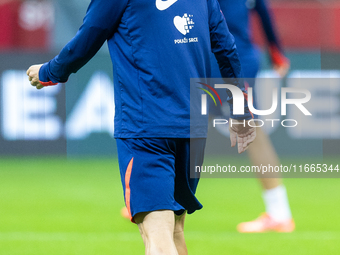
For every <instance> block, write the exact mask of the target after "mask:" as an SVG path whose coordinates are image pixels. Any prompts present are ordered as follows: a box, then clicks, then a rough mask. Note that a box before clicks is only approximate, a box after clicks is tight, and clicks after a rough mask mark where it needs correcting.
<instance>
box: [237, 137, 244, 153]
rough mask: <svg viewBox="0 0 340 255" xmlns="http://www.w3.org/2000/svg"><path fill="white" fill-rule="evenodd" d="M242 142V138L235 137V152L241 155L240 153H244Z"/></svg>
mask: <svg viewBox="0 0 340 255" xmlns="http://www.w3.org/2000/svg"><path fill="white" fill-rule="evenodd" d="M243 141H244V139H243V138H241V137H239V136H238V137H237V150H238V153H240V154H241V153H242V152H244V149H243Z"/></svg>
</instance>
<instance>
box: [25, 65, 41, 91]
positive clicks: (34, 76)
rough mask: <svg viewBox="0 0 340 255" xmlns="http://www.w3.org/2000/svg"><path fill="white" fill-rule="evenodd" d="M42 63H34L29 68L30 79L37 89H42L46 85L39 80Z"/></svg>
mask: <svg viewBox="0 0 340 255" xmlns="http://www.w3.org/2000/svg"><path fill="white" fill-rule="evenodd" d="M41 66H42V65H33V66H30V68H28V69H27V72H26V73H27V76H28V80H29V81H30V82H31V85H32V86H35V87H36V88H37V89H42V88H43V87H44V86H43V85H42V84H41V83H40V81H39V70H40V67H41Z"/></svg>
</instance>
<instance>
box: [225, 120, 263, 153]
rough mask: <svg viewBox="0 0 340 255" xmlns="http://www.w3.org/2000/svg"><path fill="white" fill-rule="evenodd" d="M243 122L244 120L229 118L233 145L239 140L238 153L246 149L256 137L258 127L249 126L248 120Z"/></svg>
mask: <svg viewBox="0 0 340 255" xmlns="http://www.w3.org/2000/svg"><path fill="white" fill-rule="evenodd" d="M243 124H244V122H243V120H235V119H229V131H230V141H231V147H235V145H236V141H237V148H238V153H242V152H244V151H246V150H247V149H248V147H249V145H250V144H251V143H252V142H253V141H254V140H255V137H256V128H255V127H251V126H249V125H248V121H246V122H245V125H243Z"/></svg>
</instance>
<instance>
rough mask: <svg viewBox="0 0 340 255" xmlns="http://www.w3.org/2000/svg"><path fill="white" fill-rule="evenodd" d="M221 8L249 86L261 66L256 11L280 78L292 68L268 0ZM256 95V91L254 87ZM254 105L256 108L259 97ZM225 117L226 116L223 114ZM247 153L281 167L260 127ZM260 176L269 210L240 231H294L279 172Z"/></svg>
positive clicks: (228, 0) (230, 2)
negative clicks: (254, 28) (253, 22)
mask: <svg viewBox="0 0 340 255" xmlns="http://www.w3.org/2000/svg"><path fill="white" fill-rule="evenodd" d="M218 1H219V3H220V6H221V10H222V12H223V14H224V16H225V19H226V21H227V24H228V27H229V30H230V32H231V33H232V34H233V35H234V37H235V41H236V46H237V49H238V52H239V56H240V61H241V65H242V70H243V76H244V78H249V79H247V82H248V85H249V86H250V87H253V86H254V85H255V79H254V78H255V77H256V75H257V73H258V71H259V68H260V57H261V56H260V54H261V53H260V50H259V49H258V47H257V46H256V45H255V44H254V43H253V42H252V31H251V26H250V16H251V14H252V13H256V14H257V15H258V16H259V18H260V20H261V24H262V28H263V30H264V32H265V36H266V40H267V43H268V51H269V56H270V60H271V63H272V65H273V69H274V70H275V71H276V72H277V74H278V75H279V76H280V77H284V76H285V75H286V74H287V72H288V70H289V67H290V62H289V60H288V59H287V58H286V57H285V56H284V54H283V50H282V47H281V45H280V42H279V40H278V36H277V33H276V31H275V27H274V25H273V21H272V18H271V14H270V11H269V9H268V3H267V2H266V0H218ZM214 62H215V66H213V71H212V72H213V76H212V77H220V74H219V73H218V65H217V63H216V61H214ZM253 94H254V90H253ZM253 98H254V107H255V109H258V108H257V107H256V98H255V96H254V97H253ZM210 115H213V116H221V115H223V113H222V111H221V108H216V107H215V106H213V107H210ZM223 118H224V117H223ZM248 155H249V158H250V161H251V163H252V164H253V165H256V166H260V165H261V164H262V165H269V164H270V165H271V166H279V165H280V162H279V158H278V156H277V154H276V152H275V149H274V147H273V145H272V144H271V142H270V139H269V137H268V135H267V134H266V133H264V131H263V130H262V129H261V128H257V138H256V139H255V141H254V142H253V144H252V145H250V146H249V149H248ZM260 175H261V176H258V177H261V178H259V180H260V182H261V185H262V188H263V194H262V197H263V201H264V204H265V208H266V212H265V213H263V214H262V215H261V216H260V217H259V218H257V219H255V220H253V221H250V222H243V223H240V224H239V225H238V226H237V230H238V231H239V232H267V231H278V232H291V231H293V230H294V229H295V223H294V221H293V219H292V214H291V210H290V206H289V202H288V197H287V192H286V189H285V186H284V185H283V184H282V180H281V179H280V175H279V174H276V176H275V175H273V173H269V175H268V174H264V175H262V174H260Z"/></svg>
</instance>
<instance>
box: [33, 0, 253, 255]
mask: <svg viewBox="0 0 340 255" xmlns="http://www.w3.org/2000/svg"><path fill="white" fill-rule="evenodd" d="M106 40H107V41H108V47H109V51H110V55H111V59H112V62H113V72H114V91H115V105H116V108H115V110H116V112H115V117H114V124H115V130H114V136H115V138H116V141H117V149H118V161H119V167H120V173H121V180H122V185H123V189H124V197H125V203H126V207H127V209H128V212H129V215H130V218H131V220H132V221H133V222H135V223H137V224H138V227H139V230H140V233H141V235H142V237H143V240H144V244H145V247H146V249H145V253H146V254H171V255H172V254H187V248H186V245H185V240H184V235H183V227H184V219H185V214H186V212H187V213H189V214H190V213H193V212H194V211H196V210H199V209H201V208H202V205H201V204H200V202H199V201H198V200H197V198H196V197H195V191H196V188H197V185H198V180H199V179H198V178H190V169H192V168H194V167H195V165H196V166H197V165H202V162H203V154H204V147H205V138H206V135H207V124H208V121H207V116H203V115H201V110H200V109H199V107H197V105H196V107H191V106H190V101H191V99H192V98H193V99H194V100H193V101H195V99H196V100H197V101H198V102H200V98H201V93H202V92H201V90H199V89H195V90H193V91H190V78H191V77H195V78H196V77H209V76H210V66H211V63H210V56H209V53H210V51H212V52H213V53H214V54H215V56H216V59H217V60H218V63H219V66H220V72H221V75H222V76H223V77H232V78H238V77H240V76H241V68H240V67H241V65H240V62H239V60H238V54H237V50H236V47H235V42H234V38H233V36H232V35H231V34H230V33H229V31H228V28H227V24H226V22H225V19H224V17H223V15H222V13H221V11H220V6H219V4H218V2H217V0H167V1H163V0H156V1H148V0H92V1H91V3H90V5H89V7H88V10H87V13H86V16H85V18H84V23H83V25H82V26H81V27H80V29H79V31H78V33H77V34H76V36H75V37H74V38H73V39H72V40H71V41H70V42H69V43H68V44H67V45H66V46H65V47H64V48H63V49H62V50H61V52H60V53H59V55H58V56H56V57H55V58H54V59H52V60H51V61H49V62H47V63H45V64H43V65H33V66H31V67H30V68H29V69H28V70H27V75H28V77H29V80H30V82H31V84H32V85H33V86H36V88H37V89H41V88H43V87H45V86H50V85H53V84H56V83H59V82H66V81H67V79H68V77H69V75H70V74H71V73H75V72H77V71H78V70H79V69H80V68H81V67H82V66H83V65H85V64H86V63H87V62H88V61H89V60H90V59H91V57H92V56H94V55H95V54H96V52H97V51H98V50H99V48H100V47H101V46H102V44H103V43H104V42H105V41H106ZM233 80H234V81H235V84H234V85H235V86H238V87H239V88H240V89H241V90H243V91H244V84H243V83H242V82H241V81H238V80H237V79H233ZM197 86H199V84H195V88H196V87H197ZM227 93H228V92H227ZM232 100H233V98H232V94H231V93H230V92H229V94H228V101H229V102H230V103H231V102H232ZM231 114H232V113H231ZM193 115H194V116H196V117H197V118H195V120H197V121H196V122H195V121H194V122H191V118H190V117H192V116H193ZM231 117H232V121H233V122H234V123H237V122H243V120H250V119H251V118H252V117H251V113H250V112H249V109H248V106H247V104H244V114H243V115H231ZM255 132H256V131H255V129H254V128H252V127H250V126H248V125H245V126H243V125H233V126H232V127H231V139H232V146H235V145H236V140H237V143H238V151H239V153H242V152H244V151H245V150H246V149H247V147H248V146H249V144H250V143H251V142H252V141H253V140H254V138H255Z"/></svg>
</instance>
